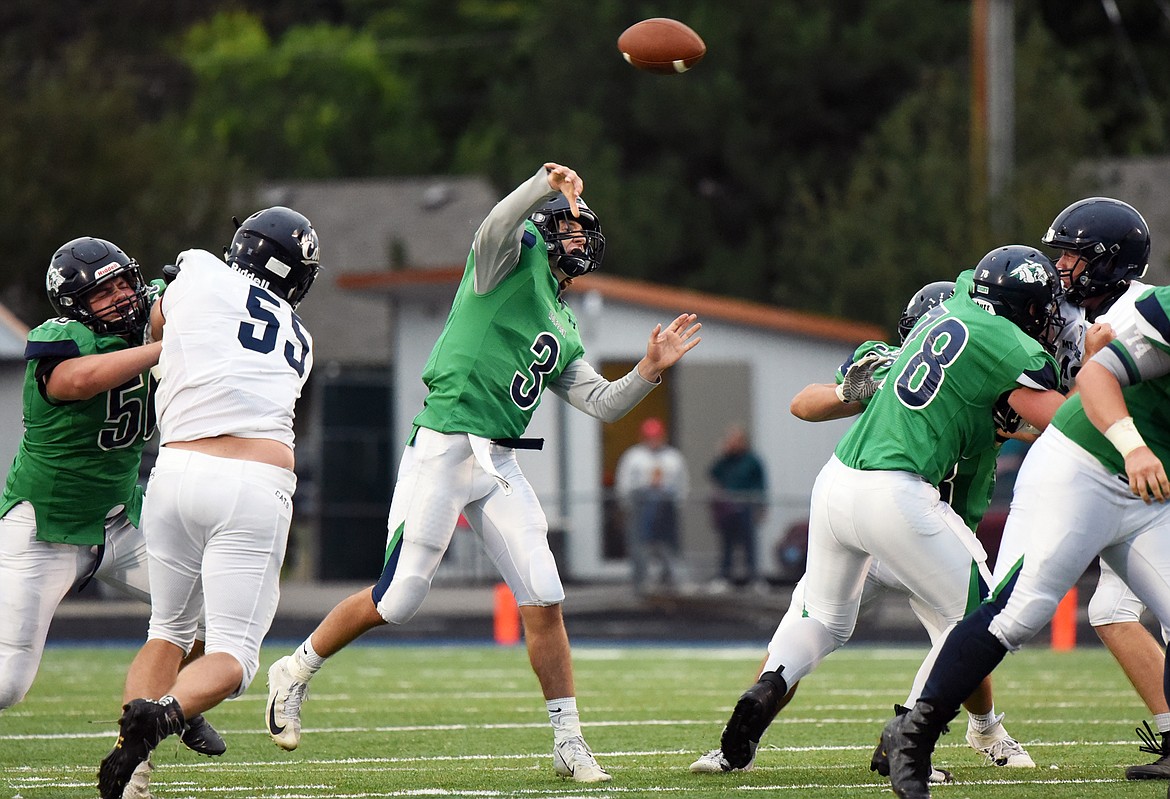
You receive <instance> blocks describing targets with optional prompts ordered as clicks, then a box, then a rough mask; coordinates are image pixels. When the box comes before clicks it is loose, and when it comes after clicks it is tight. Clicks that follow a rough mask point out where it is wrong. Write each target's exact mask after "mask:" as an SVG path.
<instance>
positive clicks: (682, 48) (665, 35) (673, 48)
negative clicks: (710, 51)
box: [617, 17, 707, 75]
mask: <svg viewBox="0 0 1170 799" xmlns="http://www.w3.org/2000/svg"><path fill="white" fill-rule="evenodd" d="M617 45H618V50H619V51H620V52H621V54H622V58H624V59H626V61H628V62H629V63H630V64H632V65H634V66H635V67H637V68H638V69H644V70H646V71H647V72H654V73H657V74H659V75H676V74H678V73H680V72H686V71H687V70H688V69H690V68H691V67H693V66H694V65H695V64H697V63H699V61H700V60H701V59H702V58H703V56H704V55H706V54H707V45H706V44H704V43H703V39H702V38H701V37H700V36H699V34H697V33H695V32H694V31H693V30H691V29H690V28H688V27H687V26H686V25H684V24H682V23H681V22H679V21H678V20H675V19H667V18H666V17H655V18H654V19H644V20H642V21H641V22H637V23H635V24H633V25H631V26H630V27H628V28H626V29H625V31H623V32H622V35H621V36H619V37H618V42H617Z"/></svg>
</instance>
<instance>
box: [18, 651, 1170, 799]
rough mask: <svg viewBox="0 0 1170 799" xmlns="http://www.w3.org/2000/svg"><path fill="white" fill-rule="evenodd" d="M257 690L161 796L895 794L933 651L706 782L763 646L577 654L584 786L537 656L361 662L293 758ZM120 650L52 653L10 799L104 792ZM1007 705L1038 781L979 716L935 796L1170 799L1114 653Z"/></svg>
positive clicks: (1028, 689) (341, 668)
mask: <svg viewBox="0 0 1170 799" xmlns="http://www.w3.org/2000/svg"><path fill="white" fill-rule="evenodd" d="M284 652H285V650H284V649H283V648H282V649H276V648H268V649H266V650H265V652H264V653H263V657H262V660H261V663H262V668H261V672H262V673H261V676H260V677H259V678H258V679H257V680H256V682H255V683H254V684H253V685H252V687H251V689H250V690H249V691H248V693H247V694H246V695H245V696H244V697H242V698H240V699H237V700H235V701H231V702H227V703H225V704H224V705H222V706H220V707H219V708H216V709H215V710H213V711H211V712H210V713H208V718H209V719H211V721H212V722H213V723H214V724H215V725H216V727H217V728H218V729H219V730H220V731H221V732H223V734H224V737H225V738H226V739H227V741H228V746H229V749H228V753H227V754H226V755H225V756H224V757H222V758H218V759H214V760H213V759H210V758H203V757H199V756H197V755H194V754H193V753H191V752H189V751H187V750H186V749H184V748H182V746H181V745H180V744H179V743H178V742H177V741H176V740H173V739H168V740H167V741H164V742H163V744H162V746H161V747H160V748H159V750H158V751H157V752H156V754H155V762H156V765H157V766H158V768H157V770H156V772H155V779H154V787H153V791H154V794H155V796H156V797H158V798H159V799H178V798H179V797H200V798H201V799H206V798H208V797H213V798H214V799H242V798H243V797H248V798H249V799H251V798H257V799H277V798H278V797H279V798H281V799H317V798H318V797H322V798H323V797H352V798H354V799H357V798H358V797H361V798H362V799H365V798H366V797H370V798H371V799H372V798H373V797H409V796H458V797H483V798H484V799H533V798H534V797H581V796H587V795H602V794H618V795H638V794H642V795H644V794H649V793H657V794H663V793H666V794H672V795H674V796H679V797H685V799H707V798H708V797H712V798H713V797H727V796H728V795H729V794H730V795H739V796H745V797H748V796H756V795H761V794H763V795H767V796H772V797H775V796H781V797H783V796H792V797H802V799H803V798H804V797H842V796H846V797H865V796H882V795H885V796H891V795H892V794H890V792H889V786H888V783H887V782H886V781H885V780H882V779H880V778H878V777H877V776H876V775H873V774H871V773H870V771H869V770H868V762H869V755H870V752H871V751H872V746H873V743H874V741H875V740H876V738H877V735H878V732H879V731H880V728H881V725H882V724H884V723H885V720H886V719H887V717H888V716H889V715H890V712H891V706H892V704H893V703H894V702H896V701H902V700H903V699H904V698H905V696H904V692H905V691H906V690H908V685H909V680H910V678H911V676H912V673H913V671H914V670H915V669H916V667H917V665H918V661H919V659H920V658H921V656H922V655H923V653H924V652H923V650H922V649H918V648H879V647H865V646H854V647H846V648H845V649H843V650H841V651H839V652H837V653H836V654H834V655H833V656H831V657H830V658H829V659H828V660H827V661H826V662H825V663H824V664H823V665H822V666H821V668H820V669H819V670H818V671H817V672H816V673H814V674H813V675H812V676H810V677H809V678H807V679H806V680H805V681H804V683H803V684H802V685H801V688H800V691H799V693H798V694H797V697H796V699H795V700H794V702H793V703H792V705H790V706H789V708H788V709H787V710H786V711H785V712H784V713H783V714H781V716H780V717H779V718H778V719H777V721H776V722H775V723H774V724H773V726H772V728H771V729H770V730H769V732H768V734H767V735H766V736H765V737H764V741H763V745H762V746H761V749H760V753H759V757H758V759H757V761H756V768H755V770H753V771H752V772H750V773H740V774H722V775H693V774H690V773H689V772H688V771H687V766H688V764H689V763H690V762H691V761H692V760H693V759H694V758H695V757H696V756H697V755H699V754H701V753H702V752H703V751H705V750H707V749H709V748H713V747H714V746H716V745H717V744H718V739H719V733H720V731H721V730H722V727H723V722H724V721H725V720H726V716H727V714H728V712H729V710H730V708H731V706H732V704H734V701H735V699H736V698H737V697H738V695H739V693H740V691H741V690H742V689H743V688H744V687H746V685H747V684H749V683H750V682H751V680H752V678H753V677H754V674H755V669H756V667H757V665H758V663H759V658H760V655H761V652H762V650H758V649H754V648H742V647H741V648H701V647H687V648H670V647H661V648H652V647H641V646H639V647H626V646H613V647H606V646H602V645H589V646H585V645H580V646H578V647H576V649H575V660H576V668H577V683H578V695H579V697H580V700H579V701H580V705H581V708H582V713H583V719H584V722H585V730H586V737H587V740H588V741H589V742H590V745H591V746H592V747H593V749H594V751H595V753H596V754H597V756H598V759H599V760H600V761H601V763H602V764H603V765H604V766H606V767H607V768H608V769H609V770H610V772H611V773H612V774H613V776H614V779H613V781H612V782H611V783H608V784H605V785H601V786H587V785H578V784H575V783H572V782H564V781H562V780H561V779H560V778H558V777H556V776H555V775H554V774H553V771H552V765H551V755H550V751H551V741H552V734H551V730H550V728H549V726H548V722H547V717H546V715H545V712H544V705H543V702H541V701H540V699H539V697H538V693H537V688H536V680H535V678H534V677H533V676H532V673H531V672H530V670H529V668H528V662H527V658H526V655H525V652H524V650H523V648H520V647H516V648H495V647H490V646H436V647H419V646H400V647H377V646H369V647H361V646H358V647H353V648H351V649H349V650H346V651H344V652H342V653H341V654H340V655H338V656H337V657H335V658H334V659H333V660H332V661H331V662H330V663H329V665H328V666H326V668H325V669H324V670H323V671H322V672H321V673H320V674H319V675H318V676H317V678H316V679H315V680H314V682H313V685H312V690H311V691H310V694H309V699H308V702H307V703H306V706H305V712H304V716H303V718H304V722H305V735H304V737H303V739H302V741H301V746H300V748H299V749H298V750H297V751H295V752H291V753H286V752H283V751H280V750H278V749H277V748H276V747H275V746H274V745H273V744H272V743H271V742H270V741H269V739H268V736H267V734H266V733H265V732H264V726H263V721H262V715H263V707H264V700H265V698H266V691H265V687H264V676H263V672H264V671H266V669H267V666H268V664H269V663H271V662H272V660H274V659H275V658H276V657H279V656H280V655H281V654H284ZM132 655H133V652H132V651H131V650H129V649H124V648H55V649H50V650H49V651H48V652H47V653H46V656H45V660H44V663H43V664H42V666H41V671H40V674H39V676H38V678H37V682H36V684H35V685H34V687H33V690H32V691H31V692H30V694H29V696H28V698H27V699H26V700H25V701H24V702H23V703H21V704H20V705H17V706H16V707H14V708H10V709H9V710H8V711H5V712H4V713H2V714H0V799H9V797H12V799H16V798H17V797H20V798H21V799H49V798H50V797H51V798H52V799H71V798H72V797H90V798H92V797H95V796H96V795H97V790H96V788H95V787H94V786H95V783H96V779H95V773H96V768H97V764H98V762H99V761H100V760H101V758H102V757H103V756H104V755H105V753H106V752H107V751H108V750H109V748H110V747H111V746H112V744H113V742H114V738H115V725H114V722H115V720H116V719H117V717H118V713H119V709H118V697H119V695H120V691H121V684H122V679H123V677H124V675H125V671H126V667H127V665H128V664H129V661H130V658H131V657H132ZM996 687H997V693H998V700H999V701H998V702H997V706H998V709H999V710H1000V711H1007V714H1008V716H1007V722H1006V723H1007V725H1008V729H1009V731H1011V732H1012V733H1013V734H1014V735H1015V736H1016V737H1017V738H1019V739H1020V740H1021V741H1023V742H1025V743H1026V745H1027V746H1028V749H1029V751H1030V752H1031V754H1032V756H1033V757H1034V758H1035V760H1036V762H1037V764H1038V765H1039V767H1038V768H1037V769H1035V770H1022V769H1013V770H1008V769H998V768H994V767H992V766H990V765H984V763H983V762H981V758H980V756H978V755H976V753H974V752H973V751H972V750H971V749H969V748H968V747H967V746H966V744H965V742H964V741H963V737H962V732H963V730H964V729H965V726H966V721H965V716H960V719H959V720H958V723H956V724H955V725H954V727H955V730H956V732H954V733H952V734H950V735H948V736H946V737H944V738H943V739H942V743H941V746H940V748H939V750H938V752H937V753H936V760H935V762H936V764H937V765H939V766H942V767H944V768H947V769H950V770H951V771H953V772H954V774H955V777H956V779H957V783H956V784H954V785H948V786H941V787H938V788H936V789H935V790H934V795H935V796H936V797H943V798H944V799H959V797H986V798H987V799H997V798H998V797H1013V798H1019V797H1036V798H1037V799H1039V798H1040V797H1043V799H1060V798H1061V797H1110V798H1111V799H1112V798H1113V797H1158V799H1161V797H1164V796H1165V795H1166V785H1165V783H1154V782H1148V783H1141V782H1138V783H1128V782H1126V781H1125V779H1124V775H1123V772H1122V769H1123V768H1124V766H1126V765H1129V764H1131V763H1134V762H1146V761H1148V760H1150V759H1152V758H1150V756H1148V755H1145V754H1142V753H1139V752H1138V751H1137V740H1136V736H1135V735H1134V732H1133V728H1134V726H1135V725H1136V724H1137V723H1138V722H1139V720H1140V719H1141V718H1142V717H1143V716H1144V715H1145V709H1144V708H1143V707H1142V705H1141V703H1140V701H1139V700H1138V698H1137V696H1136V695H1135V694H1134V692H1133V690H1132V689H1131V688H1130V686H1129V684H1128V682H1127V681H1126V680H1125V677H1124V676H1123V675H1122V674H1121V672H1120V670H1119V669H1118V668H1117V667H1116V666H1115V665H1114V663H1113V661H1112V660H1111V658H1110V656H1109V655H1108V653H1107V652H1106V651H1105V650H1104V649H1101V648H1097V647H1091V648H1082V649H1079V650H1077V651H1076V652H1071V653H1053V652H1051V651H1048V650H1046V649H1044V648H1042V647H1040V646H1036V647H1035V648H1033V649H1031V650H1025V651H1024V652H1022V653H1020V654H1018V655H1015V656H1013V657H1010V658H1008V660H1007V661H1006V662H1005V663H1004V664H1003V666H1002V667H1001V668H1000V670H999V671H998V672H997V673H996Z"/></svg>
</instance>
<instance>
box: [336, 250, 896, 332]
mask: <svg viewBox="0 0 1170 799" xmlns="http://www.w3.org/2000/svg"><path fill="white" fill-rule="evenodd" d="M462 276H463V267H462V266H457V267H452V266H448V267H440V268H433V269H405V270H400V271H397V272H351V273H349V274H345V275H341V276H340V277H338V278H337V285H338V287H339V288H342V289H350V290H355V291H363V292H379V293H384V294H387V295H390V296H401V297H409V298H415V299H437V298H439V297H440V296H441V297H444V298H446V299H448V300H449V299H450V297H451V295H452V294H453V290H454V287H455V286H456V285H457V284H458V283H459V280H460V278H462ZM573 285H574V291H582V290H584V291H596V292H597V293H598V294H600V295H601V296H602V297H603V298H604V299H608V300H612V301H614V302H622V303H626V304H629V305H641V306H644V307H647V308H657V309H661V310H666V311H670V312H671V313H679V312H683V311H686V312H689V313H695V314H698V315H699V319H700V320H703V319H718V320H721V321H724V322H730V323H732V324H739V325H744V326H746V327H755V328H762V329H765V330H774V331H776V332H780V333H788V334H790V335H797V336H810V337H813V338H820V339H829V340H832V341H843V342H846V343H850V344H856V343H860V342H862V341H868V340H871V339H876V340H883V339H885V338H886V337H887V336H888V335H889V331H887V330H884V329H882V328H881V327H879V326H877V325H872V324H868V323H865V322H851V321H847V320H844V319H836V318H833V317H830V316H822V315H819V314H813V313H807V312H804V311H793V310H789V309H787V308H781V307H779V306H775V305H767V304H764V303H760V302H749V301H747V300H737V299H732V298H730V297H721V296H718V295H715V294H707V293H704V292H701V291H693V290H691V289H680V288H673V287H668V286H660V285H658V284H656V283H648V282H646V281H642V280H630V279H628V278H622V277H615V276H614V275H600V274H592V275H586V276H585V277H580V278H577V279H576V280H574V281H573Z"/></svg>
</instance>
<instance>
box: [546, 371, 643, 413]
mask: <svg viewBox="0 0 1170 799" xmlns="http://www.w3.org/2000/svg"><path fill="white" fill-rule="evenodd" d="M657 385H658V383H651V382H650V381H648V380H646V379H645V378H643V377H642V376H641V375H640V374H638V369H637V367H635V368H634V369H631V370H630V372H629V373H628V374H627V375H626V376H625V377H622V378H621V379H620V380H614V381H612V382H611V381H609V380H606V379H605V378H604V377H602V376H601V375H599V374H598V373H597V371H596V370H595V369H594V368H593V367H592V366H590V365H589V364H588V362H586V361H585V360H584V359H581V358H578V359H577V360H575V361H573V362H572V363H570V364H569V365H568V366H566V367H565V370H564V371H563V372H561V374H560V377H558V378H557V380H556V382H554V383H553V384H552V385H550V386H549V389H550V390H551V391H552V392H553V393H554V394H556V395H557V396H558V397H560V398H561V399H563V400H564V401H565V402H567V403H569V404H570V405H572V406H573V407H574V408H576V409H577V410H579V411H583V412H584V413H587V414H589V415H590V416H592V417H594V418H595V419H600V420H601V421H603V422H616V421H617V420H618V419H620V418H622V417H623V416H625V415H626V414H627V413H629V412H630V410H631V409H633V407H634V406H635V405H637V404H638V403H639V402H641V401H642V400H643V399H645V398H646V396H647V395H648V394H649V393H650V392H651V391H653V390H654V387H655V386H657Z"/></svg>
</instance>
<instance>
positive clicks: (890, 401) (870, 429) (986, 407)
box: [836, 272, 1060, 486]
mask: <svg viewBox="0 0 1170 799" xmlns="http://www.w3.org/2000/svg"><path fill="white" fill-rule="evenodd" d="M962 277H966V278H967V280H966V281H960V280H956V284H957V286H956V291H955V294H954V296H953V297H951V298H950V299H948V300H946V301H945V302H943V303H942V304H941V305H939V306H938V307H937V308H934V309H932V310H931V311H930V312H928V313H927V314H926V315H925V316H923V318H922V320H920V321H919V323H918V325H917V326H916V327H915V328H914V332H913V334H912V335H911V337H910V338H908V339H907V340H906V342H905V343H904V344H903V345H902V349H901V351H900V353H899V355H898V358H897V360H895V361H894V363H892V364H891V365H890V369H889V372H888V374H887V375H886V378H885V382H884V383H883V384H882V387H881V388H880V389H879V390H878V392H877V393H876V394H875V395H874V397H873V399H872V400H871V401H870V404H869V407H868V409H867V411H866V412H865V413H863V414H861V417H860V419H859V420H858V421H857V423H856V424H854V425H853V426H852V427H851V428H850V429H849V430H848V431H847V432H846V434H845V436H844V437H843V438H842V439H841V441H840V443H839V444H838V445H837V450H836V455H837V457H838V458H839V459H840V460H841V461H842V462H843V463H844V464H845V465H846V466H849V467H851V468H854V469H864V470H889V471H906V472H913V473H915V474H918V475H921V476H922V477H923V478H924V479H926V480H927V481H929V482H930V483H931V485H935V486H938V485H939V484H940V483H941V482H942V481H943V479H944V478H945V477H946V476H947V475H948V474H949V473H950V471H951V469H952V468H953V467H954V465H955V464H956V463H957V462H958V461H959V459H960V458H964V457H966V458H970V457H975V456H978V455H981V454H982V453H983V452H984V451H985V450H987V449H989V448H992V447H994V445H995V430H994V425H993V424H992V409H993V407H994V405H995V401H996V400H997V399H998V398H999V396H1000V395H1001V394H1003V393H1005V392H1008V391H1012V390H1014V389H1016V388H1019V387H1021V386H1025V387H1029V388H1036V389H1049V388H1059V386H1060V378H1059V375H1058V371H1057V366H1056V361H1055V360H1053V358H1052V356H1050V355H1049V354H1048V353H1047V352H1045V351H1044V349H1043V347H1041V345H1040V343H1039V342H1037V341H1036V340H1035V339H1033V338H1031V337H1030V336H1028V335H1027V334H1025V333H1024V332H1023V331H1022V330H1020V328H1019V327H1017V326H1016V325H1014V324H1012V323H1011V322H1010V321H1008V320H1007V319H1002V318H1000V317H997V316H993V315H991V314H990V313H988V312H987V311H986V310H984V309H983V308H981V307H979V306H978V305H976V304H975V303H974V302H972V300H971V298H970V296H969V295H968V294H967V292H966V291H960V289H959V288H958V286H963V285H969V280H970V272H968V273H965V274H964V275H961V276H960V278H962ZM874 411H876V413H875V412H874Z"/></svg>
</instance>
